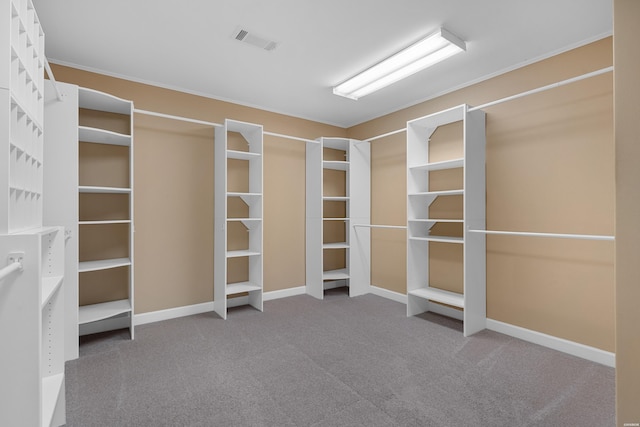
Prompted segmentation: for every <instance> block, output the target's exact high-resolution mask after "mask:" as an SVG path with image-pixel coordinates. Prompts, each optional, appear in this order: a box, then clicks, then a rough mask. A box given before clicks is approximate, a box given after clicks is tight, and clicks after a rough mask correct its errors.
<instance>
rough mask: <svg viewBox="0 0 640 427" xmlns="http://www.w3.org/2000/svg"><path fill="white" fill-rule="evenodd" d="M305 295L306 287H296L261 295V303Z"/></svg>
mask: <svg viewBox="0 0 640 427" xmlns="http://www.w3.org/2000/svg"><path fill="white" fill-rule="evenodd" d="M306 293H307V287H306V286H298V287H295V288H288V289H280V290H278V291H269V292H265V293H263V294H262V300H263V301H271V300H274V299H280V298H287V297H293V296H296V295H304V294H306Z"/></svg>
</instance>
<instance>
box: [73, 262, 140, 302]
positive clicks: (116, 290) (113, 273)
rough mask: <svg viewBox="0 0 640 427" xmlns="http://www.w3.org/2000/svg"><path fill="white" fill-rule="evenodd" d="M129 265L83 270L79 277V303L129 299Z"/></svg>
mask: <svg viewBox="0 0 640 427" xmlns="http://www.w3.org/2000/svg"><path fill="white" fill-rule="evenodd" d="M129 268H130V267H129V266H121V267H116V268H108V269H104V270H96V271H87V272H81V273H80V275H79V278H78V291H79V292H78V296H79V305H80V306H81V307H82V306H85V305H93V304H100V303H104V302H112V301H120V300H127V299H129V298H130V295H129V288H130V287H129V273H130V272H129Z"/></svg>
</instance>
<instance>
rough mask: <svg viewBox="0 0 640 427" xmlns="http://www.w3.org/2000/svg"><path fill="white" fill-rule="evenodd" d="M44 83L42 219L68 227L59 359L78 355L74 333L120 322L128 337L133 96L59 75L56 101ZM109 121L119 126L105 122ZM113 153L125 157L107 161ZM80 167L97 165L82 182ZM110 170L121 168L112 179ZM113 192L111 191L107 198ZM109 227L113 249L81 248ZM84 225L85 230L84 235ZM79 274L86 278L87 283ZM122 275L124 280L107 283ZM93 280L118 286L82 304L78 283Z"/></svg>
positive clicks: (131, 301) (103, 235) (130, 315)
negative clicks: (88, 207) (87, 152)
mask: <svg viewBox="0 0 640 427" xmlns="http://www.w3.org/2000/svg"><path fill="white" fill-rule="evenodd" d="M45 86H46V91H45V97H46V99H47V105H46V117H45V119H46V126H47V128H48V129H49V130H50V132H47V135H46V142H45V155H46V157H47V168H46V169H45V171H44V173H45V177H46V179H45V195H44V198H45V208H44V221H45V223H46V224H60V225H63V226H64V227H65V228H66V229H67V233H68V234H67V236H66V246H67V251H66V260H65V262H66V269H67V273H68V274H67V276H68V280H67V282H68V284H67V290H68V292H67V297H66V302H65V306H66V308H65V312H66V317H65V332H66V334H67V340H66V343H65V348H66V350H65V353H66V357H67V360H72V359H76V358H77V357H78V336H79V335H85V334H90V333H95V332H101V331H106V330H113V329H123V328H128V329H129V331H130V334H131V338H132V339H133V338H134V327H133V307H134V271H133V266H134V263H133V254H134V251H133V244H134V237H133V231H134V228H133V103H132V102H131V101H128V100H124V99H120V98H117V97H115V96H112V95H109V94H106V93H103V92H99V91H96V90H92V89H86V88H81V87H78V86H76V85H71V84H65V83H57V86H58V88H59V90H60V92H61V93H62V97H63V99H62V101H57V100H56V99H55V92H54V90H53V85H52V84H51V83H50V82H49V81H47V82H46V85H45ZM87 117H89V118H87ZM87 122H88V123H89V125H87ZM114 123H117V127H118V130H120V132H116V131H114V130H113V126H114ZM125 128H126V129H125ZM83 149H85V150H86V149H89V150H94V151H91V153H92V154H91V156H90V160H91V162H92V163H91V164H90V165H89V166H87V165H83V162H84V161H86V160H84V158H83V154H82V153H83ZM96 149H98V150H97V151H95V150H96ZM105 150H106V151H105ZM113 150H120V151H117V153H116V152H115V151H113ZM96 153H97V154H96ZM122 153H124V154H122ZM114 158H118V159H120V160H118V161H121V162H122V163H125V162H126V163H127V164H126V165H120V164H117V165H114V163H113V162H114V160H113V159H114ZM114 166H115V167H114ZM83 168H84V169H85V170H86V169H92V168H99V169H100V170H101V172H100V174H96V175H95V177H94V176H92V177H91V179H90V181H91V182H83V180H84V179H86V178H83V176H82V175H83V174H82V170H83ZM111 169H117V172H111ZM112 173H113V174H115V173H118V174H120V175H126V176H118V177H117V179H113V180H112V179H111V174H112ZM114 182H116V183H117V184H119V185H114ZM114 197H116V198H119V199H117V200H115V204H114ZM83 198H90V204H91V206H92V209H91V212H88V213H87V212H84V213H83V203H82V200H83ZM49 200H50V202H47V201H49ZM87 200H88V199H87ZM86 204H87V203H85V204H84V205H86ZM115 205H117V206H121V205H122V206H125V205H126V207H114V206H115ZM114 230H115V231H116V232H117V233H118V234H119V235H126V236H127V237H126V240H127V241H126V242H124V237H122V239H121V240H122V241H118V242H117V243H114V242H111V241H110V242H109V245H113V246H116V247H117V248H116V250H115V252H117V254H115V255H113V256H110V255H111V254H110V253H111V252H113V251H114V248H111V247H110V248H109V249H108V250H106V249H105V251H104V254H107V255H104V254H103V251H100V250H96V248H93V251H92V253H91V254H89V255H85V254H83V250H82V249H83V248H82V245H83V242H84V243H86V242H87V241H89V240H90V241H92V242H91V245H92V246H100V245H99V244H96V243H95V242H101V241H102V240H103V239H105V240H107V239H106V237H108V236H109V234H111V233H112V232H113V231H114ZM86 233H90V236H91V237H90V238H86V236H87V234H86ZM83 236H85V238H83ZM96 254H98V255H96ZM114 269H126V270H127V271H126V272H123V273H122V274H117V275H115V276H117V280H116V279H112V277H115V276H114V275H112V276H109V278H106V276H107V275H109V274H110V271H114ZM87 277H90V278H91V281H90V283H88V282H87ZM123 280H126V282H127V283H115V282H116V281H123ZM100 286H106V287H109V288H111V287H112V286H113V287H114V288H117V289H119V290H118V291H117V292H116V291H109V292H102V294H103V295H107V296H106V297H105V298H104V300H103V301H101V300H97V301H95V300H96V299H97V297H93V298H92V299H91V303H90V304H83V305H80V304H81V303H82V300H83V298H82V292H83V291H84V292H87V291H88V292H90V293H92V292H97V291H98V289H96V287H100ZM91 287H93V288H91ZM124 288H126V296H125V298H122V296H121V295H122V293H123V292H122V291H121V289H124ZM111 294H117V295H118V296H117V297H112V296H111Z"/></svg>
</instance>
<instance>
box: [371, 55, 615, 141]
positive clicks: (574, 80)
mask: <svg viewBox="0 0 640 427" xmlns="http://www.w3.org/2000/svg"><path fill="white" fill-rule="evenodd" d="M611 71H613V66H611V67H606V68H602V69H600V70H597V71H593V72H591V73H586V74H582V75H580V76H577V77H573V78H570V79H567V80H562V81H560V82H556V83H552V84H550V85H547V86H542V87H539V88H537V89H532V90H528V91H526V92H522V93H519V94H516V95H511V96H508V97H506V98H501V99H498V100H496V101H491V102H487V103H486V104H482V105H478V106H476V107H471V108H469V109H468V110H467V111H469V112H471V111H475V110H480V109H483V108H487V107H491V106H493V105H496V104H501V103H503V102H507V101H511V100H513V99H518V98H522V97H524V96H527V95H533V94H534V93H538V92H543V91H545V90H549V89H554V88H557V87H560V86H564V85H567V84H570V83H574V82H577V81H580V80H584V79H588V78H591V77H595V76H599V75H600V74H605V73H608V72H611ZM406 130H407V128H406V127H404V128H402V129H397V130H394V131H391V132H387V133H384V134H382V135H378V136H373V137H371V138H366V139H364V140H363V141H375V140H376V139H381V138H385V137H387V136H391V135H395V134H396V133H400V132H406Z"/></svg>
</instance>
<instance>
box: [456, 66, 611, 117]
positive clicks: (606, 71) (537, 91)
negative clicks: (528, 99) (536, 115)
mask: <svg viewBox="0 0 640 427" xmlns="http://www.w3.org/2000/svg"><path fill="white" fill-rule="evenodd" d="M610 71H613V67H607V68H602V69H600V70H597V71H593V72H591V73H587V74H583V75H581V76H577V77H573V78H570V79H567V80H562V81H560V82H557V83H552V84H550V85H547V86H542V87H539V88H537V89H531V90H528V91H526V92H522V93H518V94H516V95H511V96H507V97H506V98H501V99H498V100H496V101H492V102H487V103H486V104H482V105H478V106H476V107H472V108H469V109H468V110H467V111H469V112H471V111H475V110H481V109H483V108H487V107H492V106H494V105H497V104H502V103H503V102H507V101H511V100H514V99H518V98H522V97H524V96H528V95H533V94H535V93H539V92H544V91H546V90H549V89H555V88H557V87H560V86H564V85H568V84H570V83H575V82H578V81H580V80H584V79H588V78H591V77H595V76H599V75H600V74H605V73H608V72H610Z"/></svg>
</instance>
